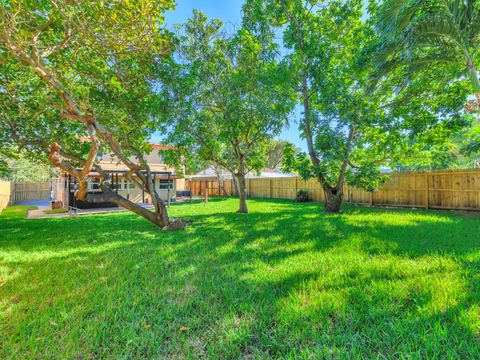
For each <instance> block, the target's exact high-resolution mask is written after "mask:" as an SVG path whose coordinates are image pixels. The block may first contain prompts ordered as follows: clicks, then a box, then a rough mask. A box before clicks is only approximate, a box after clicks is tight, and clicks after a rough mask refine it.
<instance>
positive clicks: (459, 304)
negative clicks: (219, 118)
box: [0, 199, 480, 359]
mask: <svg viewBox="0 0 480 360" xmlns="http://www.w3.org/2000/svg"><path fill="white" fill-rule="evenodd" d="M249 205H250V209H251V213H250V214H248V215H240V214H235V213H234V211H235V209H236V208H237V201H236V200H235V199H227V200H211V201H210V202H209V203H208V204H203V203H193V204H178V205H174V206H172V208H171V213H172V215H173V216H177V217H180V216H182V217H188V218H190V219H192V224H191V225H190V227H189V228H188V229H187V230H186V231H184V232H176V233H165V232H162V231H158V230H157V229H155V228H154V227H153V225H151V224H150V223H148V222H146V221H144V220H143V219H141V218H139V217H137V216H135V215H133V214H130V213H115V214H107V215H94V216H81V217H72V218H61V219H60V218H53V219H36V220H26V219H24V214H25V209H24V208H21V207H11V208H8V209H7V210H6V211H4V213H3V214H2V215H1V216H0V278H1V280H0V284H1V285H0V336H1V337H0V358H2V359H5V358H62V359H63V358H82V359H85V358H132V359H133V358H145V357H147V358H197V357H204V358H269V357H274V358H314V357H316V358H321V357H326V358H330V357H331V358H439V357H440V358H471V359H473V358H478V357H479V354H480V336H479V335H480V305H479V302H480V218H479V216H478V215H458V214H452V213H447V212H433V211H432V212H425V211H422V210H419V211H413V210H388V209H369V208H360V207H346V208H345V212H344V214H342V215H331V214H325V213H323V212H322V211H321V205H320V204H317V203H308V204H295V203H292V202H289V201H268V200H251V201H250V202H249Z"/></svg>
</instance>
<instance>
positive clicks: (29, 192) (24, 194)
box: [10, 180, 52, 203]
mask: <svg viewBox="0 0 480 360" xmlns="http://www.w3.org/2000/svg"><path fill="white" fill-rule="evenodd" d="M11 191H12V193H11V197H10V202H11V203H17V202H19V201H32V200H47V199H50V196H51V191H52V181H50V180H49V181H43V182H35V183H13V184H12V190H11Z"/></svg>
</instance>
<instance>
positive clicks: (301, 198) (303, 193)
mask: <svg viewBox="0 0 480 360" xmlns="http://www.w3.org/2000/svg"><path fill="white" fill-rule="evenodd" d="M308 201H312V199H311V198H310V195H309V194H308V191H307V190H298V191H297V195H296V196H295V202H308Z"/></svg>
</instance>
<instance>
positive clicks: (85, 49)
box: [0, 0, 174, 227]
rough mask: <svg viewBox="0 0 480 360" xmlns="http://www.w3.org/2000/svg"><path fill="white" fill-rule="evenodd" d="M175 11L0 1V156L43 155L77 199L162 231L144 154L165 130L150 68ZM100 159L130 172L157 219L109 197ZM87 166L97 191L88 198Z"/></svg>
mask: <svg viewBox="0 0 480 360" xmlns="http://www.w3.org/2000/svg"><path fill="white" fill-rule="evenodd" d="M173 7H174V4H173V1H171V0H142V1H141V2H137V1H127V0H124V1H117V2H111V1H107V0H105V1H73V2H72V1H68V0H62V1H54V2H51V1H35V2H32V1H27V0H21V1H14V2H6V3H5V2H3V3H2V4H1V5H0V11H1V13H0V15H1V20H2V21H1V26H0V44H1V52H0V56H1V58H2V61H0V66H1V76H0V91H1V93H2V94H3V95H4V96H2V97H1V99H0V111H1V114H2V116H1V121H0V149H3V148H10V147H15V146H19V147H20V148H21V149H22V151H24V152H26V153H29V154H32V156H43V159H44V160H46V158H47V156H48V160H49V161H50V162H51V163H52V164H53V165H54V166H56V167H58V168H60V169H61V170H62V171H64V172H67V173H69V174H70V175H72V176H74V177H76V178H78V180H79V191H78V192H77V198H79V199H81V200H87V198H89V199H88V200H92V201H94V200H95V201H108V202H115V203H117V204H119V205H121V206H124V207H126V208H128V209H130V210H132V211H134V212H136V213H137V214H139V215H141V216H144V217H146V218H149V219H150V220H151V221H153V222H156V223H157V224H158V225H159V226H161V227H164V226H167V225H168V224H169V218H168V214H167V210H166V207H165V204H164V203H163V201H162V200H161V199H160V198H159V197H158V194H156V191H155V188H154V185H153V180H152V177H151V173H150V169H149V166H148V164H147V163H146V161H145V155H146V154H148V153H149V152H150V151H151V150H152V149H151V146H150V141H149V140H150V137H151V135H152V133H153V132H154V131H157V130H159V129H161V128H162V125H164V124H163V119H162V113H163V112H162V110H161V109H162V104H161V103H160V102H159V101H158V97H157V96H156V91H155V86H156V84H155V81H158V78H157V73H156V72H155V70H156V68H157V66H158V63H159V62H162V61H164V58H165V57H167V56H168V54H169V53H170V51H171V48H172V43H173V39H172V34H170V33H169V32H167V31H166V30H165V29H164V28H163V26H162V24H163V22H164V18H163V13H164V11H166V10H169V9H172V8H173ZM86 139H88V141H86ZM99 153H112V155H114V157H115V158H117V159H118V161H119V162H120V163H122V164H123V165H125V167H126V168H128V169H129V176H131V178H132V180H135V183H136V184H137V185H138V186H139V187H141V188H142V189H146V191H147V192H148V193H149V194H150V195H151V198H152V202H153V203H154V205H155V213H151V212H150V211H146V210H145V209H143V208H141V207H140V206H138V205H136V204H134V203H132V202H130V201H129V200H128V199H125V198H123V197H121V196H119V195H118V194H116V193H115V192H113V191H111V190H110V186H109V183H110V180H111V179H110V175H109V174H108V173H107V172H105V171H103V169H101V167H99V166H98V164H97V163H96V159H97V154H99ZM79 169H80V170H79ZM93 169H94V170H95V171H96V172H99V173H100V176H101V185H100V186H101V189H102V193H101V194H100V193H99V194H88V190H87V177H88V174H89V172H90V171H92V170H93Z"/></svg>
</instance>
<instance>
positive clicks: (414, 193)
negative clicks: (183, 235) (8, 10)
mask: <svg viewBox="0 0 480 360" xmlns="http://www.w3.org/2000/svg"><path fill="white" fill-rule="evenodd" d="M387 176H388V180H387V181H386V182H385V184H384V185H383V186H381V187H380V188H379V189H378V190H376V191H374V192H368V191H366V190H363V189H356V188H353V187H349V186H345V189H344V194H345V197H344V199H345V202H349V203H353V204H368V205H380V206H401V207H412V208H413V207H414V208H417V207H423V208H427V209H428V208H433V209H446V210H450V209H451V210H480V169H474V170H450V171H445V170H442V171H427V172H410V173H391V174H388V175H387ZM187 184H188V187H189V188H190V189H192V190H193V194H194V195H205V189H206V188H208V193H209V195H210V196H216V195H220V192H219V189H218V182H217V181H199V180H192V181H188V182H187ZM225 184H226V188H228V189H229V191H228V190H227V194H228V195H231V194H232V193H233V185H232V181H231V180H226V181H225ZM300 189H304V190H307V191H308V192H309V194H310V197H311V198H312V199H313V200H315V201H324V194H323V190H322V188H321V186H320V184H319V183H318V181H317V180H316V179H310V180H307V181H304V180H302V179H300V178H270V179H268V178H254V179H249V180H248V181H247V192H248V195H249V196H251V197H267V198H283V199H293V198H294V197H295V194H296V192H297V190H300Z"/></svg>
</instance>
